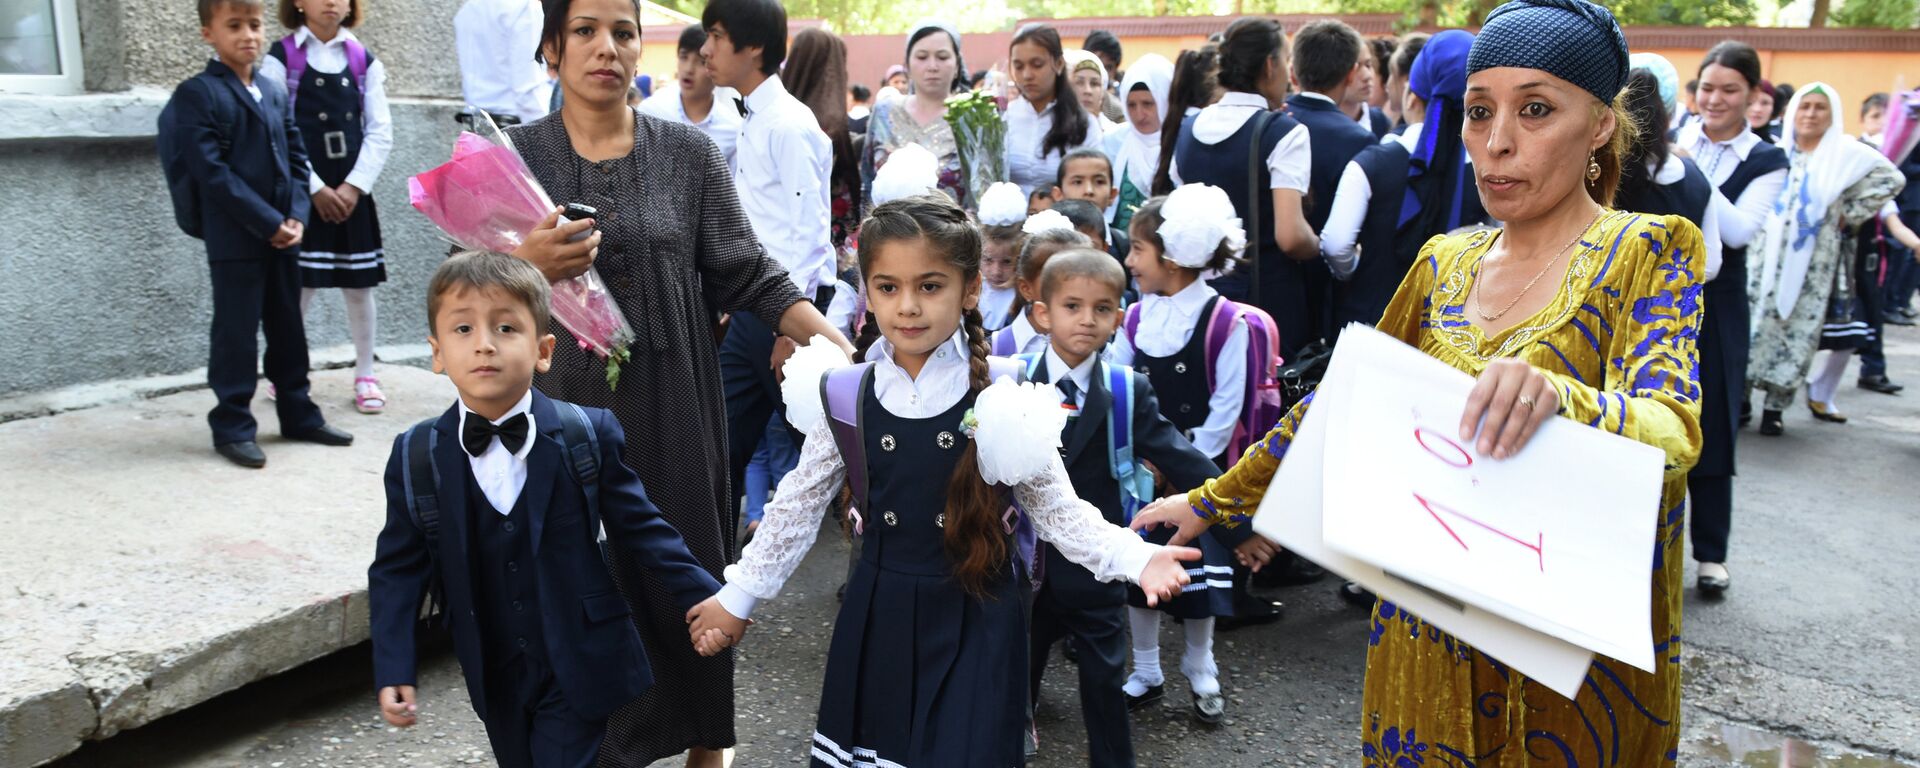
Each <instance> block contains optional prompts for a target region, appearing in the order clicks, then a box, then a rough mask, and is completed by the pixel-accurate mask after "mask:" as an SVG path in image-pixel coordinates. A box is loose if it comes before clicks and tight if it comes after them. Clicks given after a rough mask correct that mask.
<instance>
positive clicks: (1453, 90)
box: [1399, 29, 1473, 239]
mask: <svg viewBox="0 0 1920 768" xmlns="http://www.w3.org/2000/svg"><path fill="white" fill-rule="evenodd" d="M1472 48H1473V33H1471V32H1466V31H1464V30H1458V29H1449V30H1447V31H1445V32H1441V33H1440V34H1437V35H1434V36H1433V37H1432V38H1430V39H1428V40H1427V44H1426V46H1425V47H1423V48H1421V49H1420V55H1419V56H1416V57H1414V60H1413V69H1412V71H1411V72H1409V73H1408V74H1407V90H1409V91H1412V92H1413V94H1414V95H1415V96H1419V97H1420V100H1421V101H1424V102H1426V103H1427V118H1426V122H1425V123H1423V124H1422V125H1421V128H1420V142H1419V143H1418V144H1415V145H1414V147H1413V157H1412V158H1410V159H1409V162H1408V167H1407V196H1406V199H1405V201H1404V202H1402V203H1401V205H1400V222H1399V226H1400V227H1401V228H1402V230H1403V231H1405V232H1407V233H1408V234H1409V235H1410V236H1413V237H1418V238H1420V239H1425V238H1427V237H1431V236H1433V235H1436V234H1440V233H1444V232H1451V231H1453V230H1454V229H1456V228H1458V227H1459V226H1460V198H1461V195H1462V194H1464V193H1465V186H1466V183H1467V173H1466V163H1467V153H1466V148H1465V147H1464V146H1463V145H1461V143H1460V123H1461V120H1462V108H1461V100H1462V99H1463V98H1464V97H1465V96H1466V93H1467V52H1468V51H1470V50H1472ZM1409 222H1415V226H1414V227H1413V228H1412V229H1410V230H1409V229H1406V227H1407V225H1408V223H1409Z"/></svg>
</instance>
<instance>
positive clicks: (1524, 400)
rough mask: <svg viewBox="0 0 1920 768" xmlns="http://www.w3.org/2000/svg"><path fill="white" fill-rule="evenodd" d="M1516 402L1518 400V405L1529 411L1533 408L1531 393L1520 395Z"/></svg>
mask: <svg viewBox="0 0 1920 768" xmlns="http://www.w3.org/2000/svg"><path fill="white" fill-rule="evenodd" d="M1516 402H1518V403H1519V404H1520V407H1522V408H1525V409H1527V410H1529V411H1531V410H1533V405H1534V399H1533V395H1521V396H1520V398H1519V399H1518V400H1517V401H1516Z"/></svg>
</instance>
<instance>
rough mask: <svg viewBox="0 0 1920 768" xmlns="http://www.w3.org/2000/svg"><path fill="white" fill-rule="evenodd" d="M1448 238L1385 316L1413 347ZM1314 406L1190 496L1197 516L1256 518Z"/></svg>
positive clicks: (1431, 244)
mask: <svg viewBox="0 0 1920 768" xmlns="http://www.w3.org/2000/svg"><path fill="white" fill-rule="evenodd" d="M1445 241H1446V237H1445V236H1443V235H1442V236H1435V237H1434V238H1433V239H1431V240H1428V241H1427V244H1426V245H1424V246H1421V248H1420V256H1419V258H1418V259H1416V260H1415V263H1416V264H1417V265H1418V266H1416V267H1415V268H1414V269H1413V270H1412V271H1410V272H1408V273H1407V277H1406V279H1405V280H1402V281H1401V282H1400V288H1399V290H1397V291H1395V292H1394V294H1393V301H1391V302H1389V303H1388V304H1387V310H1386V312H1385V313H1384V314H1383V315H1381V318H1380V323H1379V325H1377V326H1375V327H1376V328H1378V329H1379V330H1380V331H1381V332H1383V333H1386V334H1388V335H1390V336H1393V337H1394V338H1397V339H1399V340H1401V341H1404V342H1406V343H1408V344H1416V343H1417V342H1418V340H1419V335H1420V324H1421V322H1422V321H1423V319H1424V318H1425V316H1426V307H1427V303H1428V297H1429V296H1430V295H1431V294H1432V292H1433V283H1434V276H1435V275H1437V274H1438V272H1439V263H1440V262H1439V251H1440V248H1441V245H1442V243H1444V242H1445ZM1311 405H1313V395H1312V394H1308V395H1307V396H1306V398H1305V399H1303V400H1301V401H1300V402H1299V403H1296V404H1295V405H1294V406H1293V407H1292V408H1290V409H1288V410H1287V413H1286V415H1285V416H1282V417H1280V422H1279V423H1277V424H1274V425H1273V429H1272V430H1270V431H1268V432H1267V436H1266V437H1265V438H1263V439H1261V440H1260V442H1257V443H1254V444H1253V445H1250V446H1248V447H1247V452H1246V453H1244V454H1242V455H1241V456H1240V460H1239V461H1237V462H1234V465H1233V468H1232V469H1229V470H1227V473H1226V474H1224V475H1221V476H1219V477H1217V478H1214V479H1212V480H1208V481H1207V482H1206V483H1205V484H1204V485H1201V486H1200V487H1198V488H1195V489H1193V490H1192V491H1190V492H1188V493H1187V503H1188V504H1189V505H1191V506H1192V507H1193V513H1194V514H1196V515H1199V516H1200V517H1204V518H1208V519H1210V520H1212V521H1213V522H1214V523H1215V524H1216V525H1227V526H1234V525H1239V524H1240V523H1243V522H1246V521H1248V520H1251V519H1252V518H1253V511H1254V510H1255V509H1256V508H1258V507H1259V506H1260V499H1261V498H1262V497H1264V496H1265V495H1266V493H1267V486H1268V485H1270V484H1272V482H1273V474H1274V473H1275V472H1277V471H1279V469H1280V459H1281V458H1283V457H1285V456H1286V455H1287V446H1289V445H1292V444H1293V434H1294V432H1295V431H1296V430H1298V429H1299V428H1300V422H1301V420H1303V419H1305V418H1306V417H1307V408H1308V407H1309V406H1311Z"/></svg>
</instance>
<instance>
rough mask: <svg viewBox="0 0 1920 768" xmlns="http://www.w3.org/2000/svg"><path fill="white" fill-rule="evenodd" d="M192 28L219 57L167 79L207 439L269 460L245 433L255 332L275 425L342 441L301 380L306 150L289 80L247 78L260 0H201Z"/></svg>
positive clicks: (294, 434)
mask: <svg viewBox="0 0 1920 768" xmlns="http://www.w3.org/2000/svg"><path fill="white" fill-rule="evenodd" d="M199 11H200V36H201V37H202V38H203V39H205V40H206V41H207V42H208V43H209V44H211V45H212V46H213V49H214V52H215V53H216V54H217V57H216V58H215V59H214V60H213V61H210V62H207V68H206V70H205V71H204V72H201V73H200V74H198V75H195V76H194V77H192V78H190V79H188V80H187V81H186V82H184V83H181V84H180V87H179V88H178V89H177V90H176V91H175V98H174V105H175V106H174V109H175V110H176V111H175V115H174V123H173V124H172V125H169V126H162V129H163V130H166V131H169V132H170V134H171V135H172V136H175V137H177V140H178V141H179V142H181V144H182V146H183V147H184V148H185V150H184V156H185V160H186V170H187V172H188V174H190V175H191V176H192V178H193V181H194V185H195V187H196V188H197V189H198V192H199V195H200V199H201V205H200V223H201V231H202V235H201V238H202V239H203V240H205V241H206V244H207V262H208V273H209V275H210V277H211V278H212V281H213V333H212V344H211V349H210V351H209V355H208V360H207V383H208V384H209V385H210V386H211V387H212V388H213V393H214V395H215V396H216V397H217V398H219V402H218V404H217V405H215V406H214V409H213V411H212V412H211V413H209V414H207V423H208V425H209V426H211V427H212V428H213V445H214V449H215V450H216V451H218V452H219V453H220V455H221V456H224V457H226V458H227V460H229V461H232V462H233V463H235V464H239V465H241V466H244V467H252V468H256V469H257V468H259V467H263V466H266V463H267V457H266V454H265V453H262V452H261V450H260V446H259V445H258V444H257V443H256V442H254V437H255V433H256V431H257V428H258V427H257V425H256V424H255V422H254V420H253V412H252V408H251V406H252V402H253V393H254V389H255V384H256V378H257V374H256V370H257V369H256V367H255V362H254V361H255V345H254V333H255V330H256V329H260V328H264V329H265V331H266V337H267V354H266V373H267V379H268V380H269V381H271V382H273V385H274V388H275V390H276V393H277V399H276V403H275V410H276V411H278V412H279V416H280V434H282V435H284V436H285V437H287V438H288V439H290V440H302V441H307V442H314V443H320V444H323V445H349V444H351V443H352V442H353V436H352V435H349V434H347V433H345V432H342V431H340V430H339V429H335V428H334V427H331V426H328V425H327V423H326V419H324V418H322V417H321V415H320V409H319V407H317V406H315V405H314V404H313V400H312V398H310V397H309V396H308V392H307V332H306V328H305V326H304V325H303V324H302V322H301V319H300V271H299V265H298V263H297V261H296V259H295V257H296V255H297V254H298V246H299V245H300V237H301V234H302V233H303V230H304V228H305V225H304V223H303V222H305V221H306V218H307V210H308V206H309V205H310V204H311V203H310V201H309V200H308V197H307V173H308V171H307V153H306V150H305V149H304V148H303V147H304V145H303V144H302V143H301V140H300V132H299V129H297V128H295V127H294V125H293V112H292V110H289V109H288V108H287V91H286V87H285V86H284V85H282V84H280V83H278V82H275V81H273V79H272V78H265V79H255V78H254V63H255V62H257V61H259V59H260V51H261V49H262V48H263V47H265V45H266V37H265V34H264V33H263V32H262V27H263V25H264V24H265V20H264V17H265V7H264V5H263V4H262V3H261V2H260V0H199Z"/></svg>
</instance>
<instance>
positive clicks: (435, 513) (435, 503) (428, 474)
mask: <svg viewBox="0 0 1920 768" xmlns="http://www.w3.org/2000/svg"><path fill="white" fill-rule="evenodd" d="M436 421H438V419H437V418H433V419H427V420H425V421H422V422H420V423H418V424H415V425H413V426H412V427H411V428H409V429H408V430H407V431H406V433H405V435H404V436H402V437H401V438H400V449H401V452H402V453H405V454H406V461H405V462H402V463H401V465H400V485H401V492H402V493H404V494H406V501H407V517H408V518H410V519H411V520H412V521H413V526H414V527H415V528H418V529H419V530H420V535H421V536H422V537H423V538H425V539H426V540H427V564H428V570H427V616H428V621H429V623H433V622H438V621H444V620H445V618H446V611H445V610H444V609H445V608H446V604H447V598H446V584H445V583H444V582H443V581H442V579H441V577H440V562H439V561H440V469H439V468H438V467H435V466H434V464H433V451H434V449H435V448H438V447H439V445H440V433H439V431H438V430H435V429H434V428H433V427H434V422H436Z"/></svg>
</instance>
